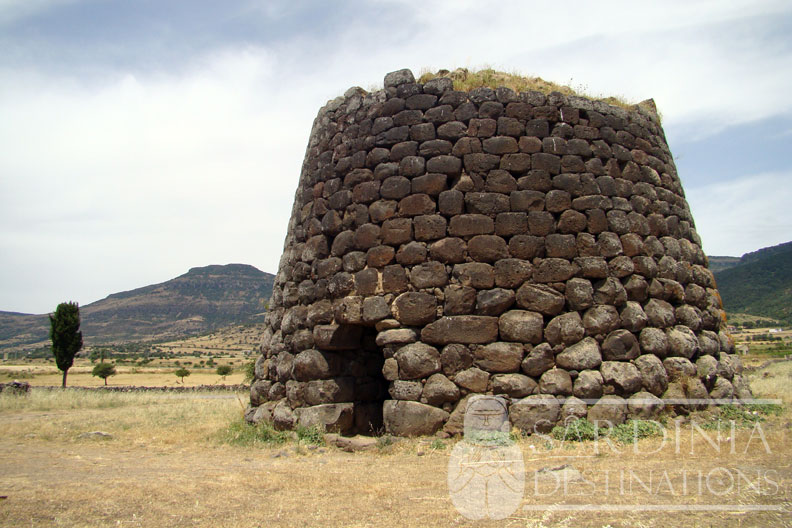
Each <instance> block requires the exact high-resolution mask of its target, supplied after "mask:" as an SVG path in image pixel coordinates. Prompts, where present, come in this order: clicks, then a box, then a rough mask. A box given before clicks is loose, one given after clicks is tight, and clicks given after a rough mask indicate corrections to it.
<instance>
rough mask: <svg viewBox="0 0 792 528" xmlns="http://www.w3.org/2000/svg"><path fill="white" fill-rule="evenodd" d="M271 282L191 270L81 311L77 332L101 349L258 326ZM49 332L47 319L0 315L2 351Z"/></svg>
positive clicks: (250, 271)
mask: <svg viewBox="0 0 792 528" xmlns="http://www.w3.org/2000/svg"><path fill="white" fill-rule="evenodd" d="M274 278H275V276H274V275H272V274H270V273H265V272H263V271H260V270H258V269H256V268H254V267H253V266H248V265H246V264H228V265H226V266H206V267H202V268H192V269H191V270H190V271H188V272H187V273H185V274H184V275H181V276H179V277H176V278H175V279H172V280H169V281H167V282H163V283H161V284H154V285H151V286H145V287H143V288H138V289H135V290H131V291H126V292H120V293H114V294H112V295H110V296H108V297H107V298H105V299H102V300H101V301H97V302H94V303H91V304H87V305H85V306H81V307H80V316H81V318H82V325H81V329H82V331H83V336H84V339H85V342H86V344H99V343H113V342H129V341H151V340H160V339H169V338H178V337H183V336H188V335H195V334H200V333H203V332H208V331H211V330H214V329H217V328H220V327H223V326H227V325H229V324H243V323H251V322H257V321H260V320H261V317H262V314H263V312H264V310H265V305H266V303H267V301H269V298H270V295H271V294H272V285H273V280H274ZM48 331H49V320H48V318H47V315H28V314H18V313H12V312H0V349H9V348H19V347H20V346H22V345H31V344H35V343H42V342H46V341H47V340H48ZM45 344H46V343H45Z"/></svg>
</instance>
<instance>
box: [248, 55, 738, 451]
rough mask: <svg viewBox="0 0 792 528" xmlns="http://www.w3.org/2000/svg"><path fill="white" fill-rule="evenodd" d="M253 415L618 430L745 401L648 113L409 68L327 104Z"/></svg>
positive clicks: (376, 424)
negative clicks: (490, 418)
mask: <svg viewBox="0 0 792 528" xmlns="http://www.w3.org/2000/svg"><path fill="white" fill-rule="evenodd" d="M269 309H270V311H269V313H268V316H267V329H266V331H265V334H264V336H263V339H262V342H261V357H259V359H258V361H257V362H256V373H255V380H254V383H253V385H252V387H251V396H250V404H251V405H250V407H249V409H248V412H247V415H246V416H247V419H248V420H249V421H252V422H257V421H259V420H272V421H273V422H274V424H275V426H276V427H279V428H290V427H294V426H295V425H298V424H301V425H314V424H320V425H322V426H324V427H326V428H327V429H328V430H335V431H339V432H342V433H353V432H363V433H367V432H372V431H379V430H381V429H382V428H383V427H384V429H385V430H386V431H388V432H390V433H391V434H396V435H413V434H433V433H435V432H437V431H438V430H441V429H444V430H445V431H446V432H447V433H451V434H453V433H458V432H460V431H461V425H462V420H461V418H462V415H463V413H464V409H465V405H466V400H467V399H468V397H469V395H473V394H480V393H489V394H502V395H503V396H505V397H507V399H508V402H509V417H510V420H511V422H512V425H513V426H516V427H519V428H520V429H522V430H524V431H526V432H535V431H547V430H549V429H550V428H551V427H552V426H553V425H555V424H556V423H559V422H561V421H563V420H567V419H569V418H572V417H588V418H589V419H591V420H608V421H611V422H619V421H623V420H624V419H625V418H626V417H629V416H642V417H648V416H652V415H654V414H655V413H657V412H658V411H659V410H661V409H662V408H663V406H664V405H663V403H662V402H661V401H660V400H659V399H658V398H663V397H665V398H674V399H677V400H679V399H687V398H691V399H693V400H694V401H693V402H691V403H689V404H688V403H678V404H677V405H675V409H676V411H677V412H687V411H688V410H690V409H691V408H697V407H706V406H707V405H708V404H709V403H708V400H709V399H710V398H714V399H718V400H719V401H720V402H723V401H729V400H731V399H732V398H746V397H750V389H749V387H748V385H747V382H746V381H745V379H744V378H743V377H742V375H741V372H742V367H741V365H740V362H739V360H738V359H737V357H736V356H734V355H732V352H733V344H732V341H731V339H730V337H729V336H728V334H727V333H726V332H725V325H724V321H725V314H724V312H723V310H722V306H721V301H720V297H719V295H718V292H717V289H716V286H715V281H714V279H713V275H712V273H711V272H710V271H709V270H708V269H707V259H706V257H705V255H704V253H703V252H702V249H701V242H700V240H699V237H698V235H697V233H696V231H695V228H694V223H693V218H692V217H691V214H690V209H689V207H688V204H687V202H686V201H685V196H684V192H683V190H682V185H681V182H680V179H679V177H678V175H677V172H676V168H675V166H674V162H673V158H672V156H671V153H670V152H669V149H668V145H667V144H666V141H665V136H664V133H663V130H662V127H661V125H660V121H659V119H658V117H657V114H656V111H655V108H654V104H653V103H652V101H646V102H644V103H641V104H639V105H636V106H634V107H631V108H629V109H625V108H622V107H619V106H612V105H609V104H606V103H604V102H602V101H594V100H590V99H587V98H584V97H579V96H565V95H563V94H561V93H558V92H553V93H550V94H549V95H546V94H543V93H540V92H536V91H529V92H523V93H515V92H514V91H512V90H510V89H508V88H498V89H496V90H492V89H489V88H477V89H474V90H471V91H470V92H460V91H455V90H454V89H453V85H452V81H451V80H450V79H448V78H435V79H432V80H430V81H428V82H426V83H425V84H420V83H417V82H416V81H415V79H414V77H413V74H412V73H411V72H410V71H409V70H401V71H397V72H393V73H390V74H388V75H387V76H386V77H385V88H384V89H383V90H381V91H378V92H376V93H366V92H365V91H363V90H362V89H360V88H352V89H350V90H348V91H347V92H346V94H344V96H343V97H339V98H337V99H335V100H333V101H330V102H329V103H328V104H327V105H326V106H325V107H324V108H322V109H321V110H320V111H319V115H318V116H317V118H316V120H315V122H314V126H313V130H312V131H311V137H310V140H309V144H308V149H307V152H306V155H305V160H304V163H303V168H302V174H301V176H300V181H299V184H298V186H297V192H296V195H295V198H294V207H293V210H292V215H291V218H290V220H289V227H288V234H287V236H286V242H285V245H284V251H283V256H282V257H281V260H280V265H279V269H278V274H277V277H276V280H275V287H274V290H273V295H272V299H271V302H270V306H269Z"/></svg>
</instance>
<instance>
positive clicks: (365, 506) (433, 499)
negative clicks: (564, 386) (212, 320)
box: [0, 362, 792, 528]
mask: <svg viewBox="0 0 792 528" xmlns="http://www.w3.org/2000/svg"><path fill="white" fill-rule="evenodd" d="M751 376H752V384H753V387H754V391H755V392H756V394H757V396H760V397H765V398H781V399H782V400H783V402H784V406H783V411H782V412H781V414H773V413H771V414H769V415H767V416H766V417H765V419H764V421H762V422H757V423H758V424H759V425H758V427H757V425H756V424H753V425H752V426H748V427H742V428H736V429H735V430H734V431H732V430H730V429H729V428H726V429H724V430H723V431H721V432H720V433H718V431H716V430H713V429H707V428H697V427H693V426H691V425H690V424H689V423H686V424H683V425H680V426H679V427H676V426H675V425H674V424H673V422H668V423H667V435H666V437H665V438H663V437H651V438H645V439H642V440H639V441H638V442H637V443H635V444H622V443H619V442H617V441H612V440H610V439H605V440H600V441H596V442H594V441H588V442H583V443H578V442H575V443H571V442H561V441H559V440H557V439H554V438H552V437H544V438H541V437H537V436H533V437H525V438H522V439H519V440H518V441H517V444H516V445H517V446H518V447H519V449H520V451H521V452H522V456H523V458H524V464H525V470H526V486H525V492H524V500H523V503H522V505H523V507H522V508H520V509H518V510H517V511H516V512H515V513H514V514H513V515H511V516H510V517H508V518H507V519H504V520H501V521H488V522H485V521H477V522H473V521H470V520H468V519H466V518H465V517H463V516H462V515H460V514H459V513H458V512H457V510H456V509H455V508H454V506H453V504H452V502H451V500H450V498H449V493H448V488H447V483H446V479H447V468H448V464H449V459H450V453H451V451H452V449H453V447H454V445H455V443H456V442H458V440H440V439H434V438H428V439H411V440H401V441H396V442H393V443H390V442H389V441H388V439H387V438H383V439H381V440H380V442H379V443H378V446H377V447H376V448H374V449H372V450H371V451H365V452H358V453H347V452H344V451H342V450H340V449H338V448H336V447H329V446H323V445H317V444H315V443H313V441H312V440H316V438H315V437H314V436H311V435H307V436H303V437H302V439H295V438H291V437H290V438H288V439H286V438H284V435H278V436H276V437H266V436H262V435H261V434H260V432H259V433H256V434H254V432H252V430H251V429H249V428H247V427H245V426H243V425H242V424H241V411H242V402H244V401H245V399H246V395H244V394H240V395H235V394H231V393H222V394H214V393H213V394H209V393H206V394H201V393H198V394H189V395H188V394H150V393H96V392H91V393H88V392H81V391H66V392H62V391H60V390H53V391H49V390H45V389H34V391H33V392H32V393H31V394H30V395H29V396H23V397H14V396H10V395H6V394H1V395H0V427H2V430H3V435H2V438H0V496H2V497H4V498H3V499H0V525H2V526H211V527H217V526H229V527H254V526H374V525H376V526H467V525H475V526H520V527H542V526H547V527H549V526H565V527H579V526H583V527H596V528H600V527H604V526H611V527H627V526H645V527H654V526H657V527H660V526H663V527H664V526H680V527H694V526H735V527H738V526H739V527H743V526H792V514H791V513H788V512H789V511H792V457H791V456H790V455H792V440H791V439H790V432H792V429H790V427H792V412H790V409H792V390H791V389H790V382H792V363H791V362H780V363H773V364H771V365H768V366H766V367H765V368H763V369H761V370H757V371H755V372H753V373H752V375H751ZM697 419H699V420H701V421H708V423H713V419H714V418H713V417H711V416H708V415H707V413H704V414H701V415H700V416H698V418H697ZM93 431H103V432H107V433H109V434H110V435H111V436H109V437H101V436H98V435H84V436H81V435H83V434H84V433H90V432H93ZM677 435H678V436H677ZM254 438H255V440H254ZM732 451H733V452H732ZM564 464H569V465H570V466H572V467H573V468H575V469H577V470H579V471H580V472H581V473H582V476H583V478H584V479H585V480H584V481H577V482H569V483H568V484H567V485H566V486H564V485H563V483H562V482H559V481H557V480H553V479H550V480H547V479H546V478H545V479H537V478H536V476H537V474H536V473H535V472H536V471H537V470H539V469H542V468H555V467H558V466H561V465H564ZM580 504H594V505H599V507H598V508H594V510H584V511H574V510H566V511H564V510H559V511H551V510H549V509H548V505H557V506H558V505H580ZM712 504H720V505H723V506H721V508H722V510H721V511H707V510H705V511H690V510H692V509H693V508H697V507H698V508H702V507H704V508H710V507H711V505H712ZM602 505H606V507H607V508H609V509H605V510H603V509H602ZM647 505H653V506H652V507H654V508H656V510H649V511H645V510H646V507H647ZM637 507H642V508H644V511H641V510H640V509H638V508H637ZM526 508H528V509H526ZM669 508H676V509H680V508H684V509H686V510H688V511H684V510H683V511H668V510H669ZM757 508H765V509H766V511H762V510H757ZM768 508H770V510H767V509H768ZM772 508H780V510H773V509H772ZM614 510H615V511H614Z"/></svg>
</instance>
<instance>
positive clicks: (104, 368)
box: [91, 363, 116, 385]
mask: <svg viewBox="0 0 792 528" xmlns="http://www.w3.org/2000/svg"><path fill="white" fill-rule="evenodd" d="M91 375H92V376H96V377H97V378H102V379H103V380H104V384H105V385H107V378H109V377H110V376H115V375H116V369H115V365H111V364H110V363H99V364H98V365H96V366H94V368H93V370H92V371H91Z"/></svg>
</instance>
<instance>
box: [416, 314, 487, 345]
mask: <svg viewBox="0 0 792 528" xmlns="http://www.w3.org/2000/svg"><path fill="white" fill-rule="evenodd" d="M497 337H498V318H497V317H487V316H481V315H453V316H448V317H441V318H440V319H438V320H437V321H435V322H433V323H430V324H428V325H426V326H425V327H424V328H423V330H421V340H422V341H424V342H426V343H431V344H433V345H447V344H449V343H464V344H472V343H491V342H493V341H495V340H496V339H497Z"/></svg>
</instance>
